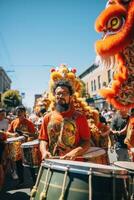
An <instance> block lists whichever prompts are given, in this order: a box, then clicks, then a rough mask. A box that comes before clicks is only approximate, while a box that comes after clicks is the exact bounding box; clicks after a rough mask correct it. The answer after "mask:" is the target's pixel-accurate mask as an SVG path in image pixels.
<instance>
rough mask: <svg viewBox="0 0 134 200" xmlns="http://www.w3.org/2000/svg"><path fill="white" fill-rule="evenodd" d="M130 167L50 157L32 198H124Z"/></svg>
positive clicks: (67, 199) (111, 199) (32, 193)
mask: <svg viewBox="0 0 134 200" xmlns="http://www.w3.org/2000/svg"><path fill="white" fill-rule="evenodd" d="M127 176H128V175H127V170H125V169H121V168H118V167H115V166H107V165H101V164H94V163H85V162H78V161H69V160H57V159H47V160H46V161H45V162H43V163H42V164H41V167H40V170H39V173H38V177H37V180H36V184H35V186H34V187H33V189H32V191H31V200H39V199H40V200H44V199H46V200H52V199H55V200H62V199H64V200H73V199H76V200H99V199H103V200H122V199H123V197H124V195H125V194H124V191H125V190H124V179H126V178H127Z"/></svg>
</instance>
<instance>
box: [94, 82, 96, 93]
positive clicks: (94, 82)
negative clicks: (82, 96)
mask: <svg viewBox="0 0 134 200" xmlns="http://www.w3.org/2000/svg"><path fill="white" fill-rule="evenodd" d="M95 90H96V81H95V80H94V91H95Z"/></svg>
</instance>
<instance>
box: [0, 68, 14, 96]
mask: <svg viewBox="0 0 134 200" xmlns="http://www.w3.org/2000/svg"><path fill="white" fill-rule="evenodd" d="M11 83H12V81H11V79H10V78H9V76H8V75H7V73H6V72H5V70H4V69H3V68H2V67H0V93H1V94H2V93H4V92H5V91H6V90H9V89H10V88H11Z"/></svg>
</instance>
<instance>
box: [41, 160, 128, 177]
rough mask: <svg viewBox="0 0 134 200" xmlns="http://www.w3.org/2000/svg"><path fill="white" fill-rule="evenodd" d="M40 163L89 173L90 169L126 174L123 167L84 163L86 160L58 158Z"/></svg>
mask: <svg viewBox="0 0 134 200" xmlns="http://www.w3.org/2000/svg"><path fill="white" fill-rule="evenodd" d="M42 165H44V166H45V165H49V166H51V167H52V168H55V169H59V168H61V167H63V170H64V168H68V169H69V170H70V171H73V172H76V173H77V172H78V171H81V172H84V173H87V174H89V171H90V170H92V171H93V172H94V173H95V172H101V173H104V174H107V175H109V176H112V173H113V172H114V174H117V175H126V174H127V171H126V170H125V169H121V168H119V167H116V166H108V165H102V164H95V163H86V162H78V161H70V160H60V159H46V160H45V161H44V162H43V163H42Z"/></svg>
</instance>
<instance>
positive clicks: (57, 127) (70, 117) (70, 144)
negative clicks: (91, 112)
mask: <svg viewBox="0 0 134 200" xmlns="http://www.w3.org/2000/svg"><path fill="white" fill-rule="evenodd" d="M89 138H90V131H89V127H88V124H87V123H86V117H85V116H84V115H82V114H81V113H80V112H78V111H75V110H74V109H73V108H71V109H70V110H69V111H66V112H62V113H59V112H57V111H52V113H48V114H46V115H45V117H44V121H43V124H42V127H41V132H40V136H39V139H40V140H45V141H47V142H48V143H49V148H50V152H51V154H52V155H59V156H63V155H65V154H66V153H68V152H69V151H71V150H72V149H73V148H76V147H77V146H78V145H79V142H80V140H88V139H89ZM57 141H58V143H57V146H55V144H56V142H57Z"/></svg>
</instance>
